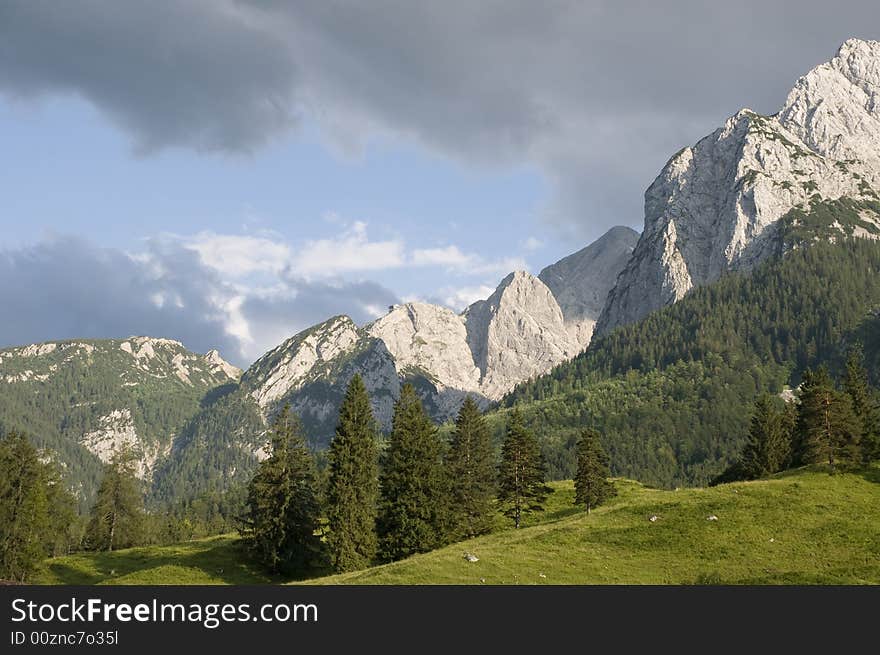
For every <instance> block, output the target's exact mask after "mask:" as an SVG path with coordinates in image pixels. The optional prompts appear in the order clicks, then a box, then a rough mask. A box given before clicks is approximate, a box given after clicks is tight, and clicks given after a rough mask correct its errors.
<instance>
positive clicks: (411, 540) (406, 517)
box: [378, 384, 447, 560]
mask: <svg viewBox="0 0 880 655" xmlns="http://www.w3.org/2000/svg"><path fill="white" fill-rule="evenodd" d="M379 488H380V491H381V500H380V503H379V520H378V530H379V549H380V555H381V556H382V558H383V559H385V560H396V559H401V558H404V557H408V556H409V555H412V554H413V553H421V552H426V551H429V550H431V549H433V548H437V547H439V546H441V545H443V544H444V543H445V540H446V534H445V533H446V526H447V519H446V516H445V514H446V480H445V474H444V470H443V463H442V444H441V442H440V438H439V436H438V435H437V428H436V427H435V426H434V424H433V423H431V420H430V418H428V415H427V414H426V413H425V409H424V407H423V406H422V402H421V400H420V399H419V397H418V395H417V394H416V390H415V387H413V386H412V385H411V384H405V385H404V386H403V388H402V389H401V391H400V398H399V399H398V401H397V403H395V405H394V417H393V419H392V428H391V438H390V442H389V444H388V450H387V452H386V456H385V461H384V467H383V471H382V475H381V476H380V480H379Z"/></svg>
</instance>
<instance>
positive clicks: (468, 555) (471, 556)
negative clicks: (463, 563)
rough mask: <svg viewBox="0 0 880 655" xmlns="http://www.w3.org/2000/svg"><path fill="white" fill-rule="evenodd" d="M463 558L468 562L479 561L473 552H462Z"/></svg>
mask: <svg viewBox="0 0 880 655" xmlns="http://www.w3.org/2000/svg"><path fill="white" fill-rule="evenodd" d="M464 558H465V559H466V560H467V561H468V562H479V561H480V558H479V557H477V556H476V555H474V554H473V553H465V554H464Z"/></svg>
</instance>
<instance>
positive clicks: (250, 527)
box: [242, 405, 321, 574]
mask: <svg viewBox="0 0 880 655" xmlns="http://www.w3.org/2000/svg"><path fill="white" fill-rule="evenodd" d="M269 448H270V452H271V454H270V455H269V457H268V458H267V459H265V460H264V461H262V462H261V463H260V466H259V468H258V469H257V472H256V473H255V474H254V477H253V479H251V482H250V484H249V485H248V500H247V513H246V516H245V524H244V526H243V528H242V535H243V537H244V538H245V540H246V543H247V544H248V546H249V548H250V550H251V552H253V553H254V555H255V556H256V558H257V559H258V560H259V561H260V562H262V563H263V564H264V565H265V566H266V567H267V568H268V569H269V570H270V571H272V572H273V573H287V574H291V573H299V572H301V571H303V570H304V569H306V568H308V567H310V566H313V565H315V564H316V560H317V559H318V557H319V556H320V547H321V542H320V539H319V537H318V536H317V534H316V532H317V529H318V521H319V517H320V507H319V504H318V499H317V493H316V489H315V465H314V460H313V459H312V455H311V453H309V450H308V448H307V447H306V442H305V439H304V438H303V436H302V428H301V426H300V423H299V420H298V419H297V417H296V416H295V415H293V414H291V412H290V406H289V405H285V406H284V408H283V409H282V410H281V412H279V414H278V416H277V417H276V418H275V420H274V421H273V423H272V429H271V433H270V443H269Z"/></svg>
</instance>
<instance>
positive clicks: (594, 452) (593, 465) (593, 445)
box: [574, 429, 617, 514]
mask: <svg viewBox="0 0 880 655" xmlns="http://www.w3.org/2000/svg"><path fill="white" fill-rule="evenodd" d="M609 475H610V473H609V471H608V455H606V454H605V451H604V450H603V449H602V444H601V443H600V441H599V433H598V432H597V431H596V430H591V429H587V430H584V431H583V432H581V438H580V440H579V441H578V444H577V473H576V474H575V478H574V489H575V499H574V503H575V505H584V506H586V508H587V513H588V514H589V513H590V510H592V509H593V508H594V507H598V506H599V505H601V504H602V503H603V502H605V501H606V500H608V499H609V498H611V497H612V496H614V495H615V494H616V493H617V492H616V490H615V489H614V484H613V483H612V482H611V481H610V480H608V477H609Z"/></svg>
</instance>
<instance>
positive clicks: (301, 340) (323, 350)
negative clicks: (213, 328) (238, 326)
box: [242, 316, 361, 408]
mask: <svg viewBox="0 0 880 655" xmlns="http://www.w3.org/2000/svg"><path fill="white" fill-rule="evenodd" d="M360 338H361V333H360V331H359V330H358V327H357V325H356V324H355V322H354V321H352V320H351V319H350V318H349V317H348V316H334V317H332V318H330V319H327V320H326V321H324V322H323V323H319V324H318V325H315V326H313V327H311V328H309V329H308V330H305V331H303V332H300V333H299V334H296V335H295V336H293V337H291V338H290V339H288V340H287V341H285V342H284V343H282V344H281V345H280V346H278V347H277V348H275V349H274V350H270V351H269V352H268V353H266V354H265V355H263V356H262V357H261V358H260V359H258V360H257V361H256V362H255V363H254V364H253V365H252V366H251V367H250V368H249V369H248V370H247V371H246V372H245V374H244V375H243V376H242V383H243V384H246V385H247V386H249V387H250V388H252V396H253V398H254V400H256V401H257V404H259V406H260V407H261V408H266V407H267V406H269V405H271V404H272V403H274V402H275V401H277V400H279V399H280V398H282V397H283V396H285V395H286V394H288V393H289V392H291V391H294V390H296V389H297V388H299V387H300V386H302V385H303V383H304V382H305V381H306V380H308V379H310V378H311V377H313V376H314V375H315V374H316V373H317V372H318V371H319V370H321V367H322V366H323V367H324V368H326V367H327V365H328V364H330V363H331V362H332V361H333V360H334V359H336V358H338V357H341V356H344V355H345V354H346V353H348V352H349V351H350V350H352V348H353V347H354V346H355V344H356V343H357V342H358V341H359V340H360Z"/></svg>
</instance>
